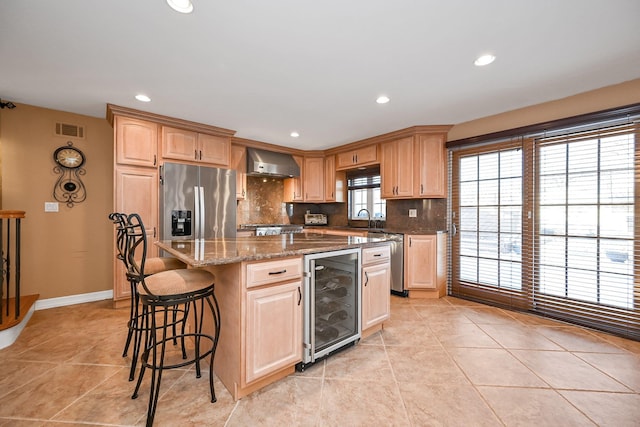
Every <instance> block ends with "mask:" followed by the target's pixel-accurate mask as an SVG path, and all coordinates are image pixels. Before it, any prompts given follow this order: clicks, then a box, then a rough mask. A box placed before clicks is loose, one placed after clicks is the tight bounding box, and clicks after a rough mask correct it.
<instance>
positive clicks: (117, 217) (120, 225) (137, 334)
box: [109, 212, 187, 381]
mask: <svg viewBox="0 0 640 427" xmlns="http://www.w3.org/2000/svg"><path fill="white" fill-rule="evenodd" d="M109 219H110V220H111V221H112V222H113V223H114V224H115V226H116V258H117V259H119V260H120V261H122V262H123V263H124V268H125V272H126V275H127V280H128V281H129V285H130V287H131V306H130V309H129V310H130V311H129V320H128V321H127V329H128V330H127V340H126V342H125V344H124V350H123V352H122V357H127V353H128V352H129V346H130V345H131V339H132V338H133V354H132V356H131V369H130V370H129V381H133V379H134V378H135V371H136V366H137V362H138V355H139V354H140V346H141V342H142V333H143V332H144V331H143V330H142V322H141V320H142V319H141V317H142V316H141V314H140V313H139V306H140V296H139V295H138V288H137V284H138V276H137V275H135V274H133V275H132V274H130V270H131V266H130V265H129V258H128V255H127V249H128V239H127V221H128V217H127V215H126V214H124V213H120V212H113V213H111V214H109ZM145 267H146V269H145V274H146V275H151V274H156V273H159V272H162V271H168V270H176V269H179V268H186V267H187V266H186V264H185V263H183V262H182V261H180V260H179V259H177V258H173V257H153V258H148V259H147V260H146V266H145ZM180 314H182V315H181V316H179V315H180ZM184 319H185V316H184V312H183V311H182V310H180V309H179V308H178V307H176V308H174V312H173V323H174V328H175V325H177V324H179V323H181V322H182V321H183V320H184Z"/></svg>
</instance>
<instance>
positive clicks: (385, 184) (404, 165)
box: [380, 136, 414, 199]
mask: <svg viewBox="0 0 640 427" xmlns="http://www.w3.org/2000/svg"><path fill="white" fill-rule="evenodd" d="M380 151H381V157H382V158H381V162H380V180H381V184H380V187H381V188H380V193H381V197H382V198H383V199H408V198H412V197H413V164H414V159H413V137H412V136H409V137H406V138H402V139H398V140H395V141H390V142H386V143H384V144H382V145H381V147H380Z"/></svg>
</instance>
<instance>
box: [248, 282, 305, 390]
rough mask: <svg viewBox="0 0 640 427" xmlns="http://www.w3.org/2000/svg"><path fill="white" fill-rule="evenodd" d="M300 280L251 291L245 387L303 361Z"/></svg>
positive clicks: (249, 293)
mask: <svg viewBox="0 0 640 427" xmlns="http://www.w3.org/2000/svg"><path fill="white" fill-rule="evenodd" d="M301 287H302V281H301V280H300V279H298V280H296V281H294V282H290V283H285V284H282V285H275V286H268V287H265V288H260V289H256V290H250V291H248V292H247V296H246V303H247V329H246V331H247V335H246V338H245V342H246V346H245V348H246V353H245V356H246V371H245V372H246V374H245V385H246V384H250V383H251V382H253V381H255V380H258V379H260V378H262V377H264V376H266V375H269V374H271V373H273V372H275V371H277V370H279V369H282V368H285V367H287V366H290V365H295V364H296V363H298V362H300V361H301V360H302V304H301V303H300V301H299V300H300V292H301Z"/></svg>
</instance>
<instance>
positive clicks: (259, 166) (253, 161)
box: [247, 148, 300, 178]
mask: <svg viewBox="0 0 640 427" xmlns="http://www.w3.org/2000/svg"><path fill="white" fill-rule="evenodd" d="M247 175H249V176H274V177H282V178H290V177H294V176H300V166H298V164H297V163H296V161H295V160H294V159H293V156H292V155H291V154H285V153H276V152H275V151H267V150H260V149H258V148H247Z"/></svg>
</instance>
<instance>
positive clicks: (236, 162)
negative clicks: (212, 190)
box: [231, 144, 247, 200]
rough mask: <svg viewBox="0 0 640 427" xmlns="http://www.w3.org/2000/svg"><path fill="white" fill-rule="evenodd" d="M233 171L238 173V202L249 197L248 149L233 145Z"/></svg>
mask: <svg viewBox="0 0 640 427" xmlns="http://www.w3.org/2000/svg"><path fill="white" fill-rule="evenodd" d="M231 169H235V171H236V200H244V199H245V198H246V197H247V149H246V148H245V147H244V146H242V145H234V144H231Z"/></svg>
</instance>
